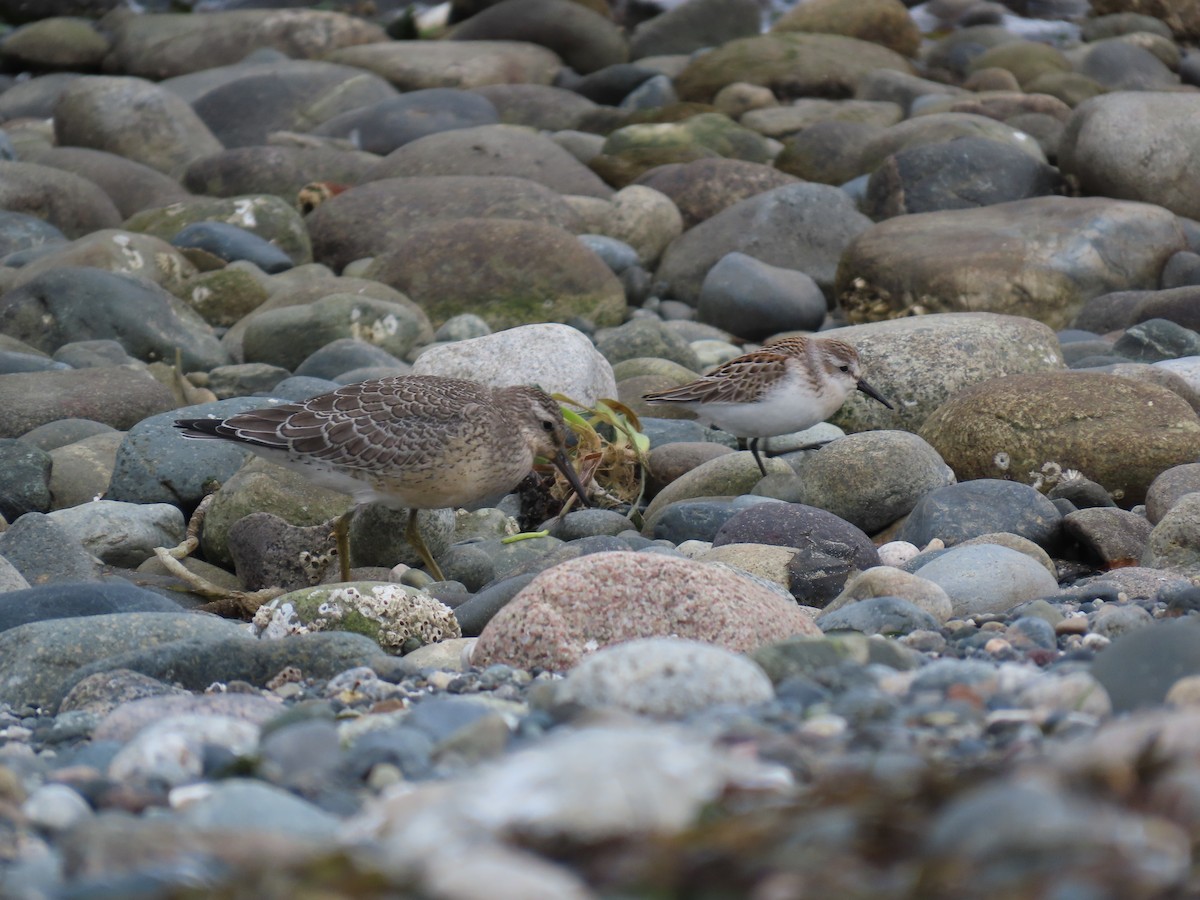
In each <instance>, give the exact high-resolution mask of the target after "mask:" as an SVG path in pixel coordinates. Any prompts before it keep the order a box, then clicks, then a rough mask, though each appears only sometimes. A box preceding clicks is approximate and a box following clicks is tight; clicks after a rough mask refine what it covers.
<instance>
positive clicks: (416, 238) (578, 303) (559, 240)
mask: <svg viewBox="0 0 1200 900" xmlns="http://www.w3.org/2000/svg"><path fill="white" fill-rule="evenodd" d="M364 274H365V277H367V278H372V279H375V280H376V281H381V282H383V283H384V284H387V285H389V286H391V287H394V288H396V289H397V290H399V291H403V292H404V293H405V294H406V295H407V296H409V297H410V298H411V299H412V300H414V301H415V302H416V303H418V304H419V305H420V306H421V307H422V308H423V309H424V310H425V311H426V312H427V313H428V314H429V317H430V319H432V320H433V322H434V324H435V325H440V324H441V323H442V322H444V321H446V320H447V319H449V318H451V317H453V316H456V315H459V314H461V313H465V312H472V313H475V314H476V315H479V316H481V317H482V318H483V319H484V320H485V321H486V322H487V323H488V325H490V326H491V327H492V328H493V329H502V328H511V327H513V326H515V325H526V324H530V323H533V322H553V321H567V320H569V319H571V318H572V317H574V316H583V317H584V318H587V319H589V320H590V321H592V322H594V323H596V324H597V325H615V324H616V323H618V322H620V321H621V319H622V318H623V317H624V313H625V289H624V288H623V287H622V285H621V282H620V280H619V279H618V278H617V276H616V275H614V274H613V273H612V271H611V270H610V269H609V268H608V266H607V265H605V264H604V261H603V260H602V259H600V257H598V256H596V254H595V253H593V252H592V251H591V250H589V249H587V248H586V247H585V246H584V245H583V244H582V243H580V241H579V240H577V239H576V238H575V236H574V235H571V234H568V233H567V232H566V231H563V230H562V229H561V228H557V227H555V226H553V225H547V224H543V223H540V222H523V221H519V220H515V219H469V218H468V219H452V220H448V221H445V222H435V223H433V224H432V225H428V226H426V227H424V228H418V229H414V230H413V231H412V232H410V233H409V234H408V236H407V237H406V238H405V239H403V240H401V241H399V242H397V243H396V244H395V245H394V246H393V247H392V248H390V249H389V250H387V251H385V252H383V253H380V254H379V255H378V256H376V257H375V260H374V262H372V264H371V265H370V266H369V267H368V269H367V271H366V272H365V273H364Z"/></svg>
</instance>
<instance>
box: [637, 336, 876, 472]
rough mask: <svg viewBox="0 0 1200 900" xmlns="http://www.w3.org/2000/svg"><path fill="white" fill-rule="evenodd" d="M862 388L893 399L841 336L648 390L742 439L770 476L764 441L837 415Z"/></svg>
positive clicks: (794, 344) (787, 344) (799, 342)
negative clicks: (761, 451) (871, 380)
mask: <svg viewBox="0 0 1200 900" xmlns="http://www.w3.org/2000/svg"><path fill="white" fill-rule="evenodd" d="M854 390H860V391H862V392H863V393H864V394H866V395H867V396H868V397H871V398H872V399H874V400H878V401H879V402H880V403H882V404H883V405H884V406H886V407H887V408H888V409H892V408H893V407H892V404H890V403H888V401H887V400H885V399H884V398H883V396H882V395H881V394H880V393H879V392H878V391H877V390H875V388H873V387H871V386H870V385H869V384H867V383H866V382H865V381H864V380H863V378H862V373H861V371H860V369H859V363H858V351H856V350H855V349H854V348H853V347H851V346H850V345H849V344H847V343H846V342H844V341H839V340H836V339H834V338H821V337H793V338H784V339H782V340H779V341H776V342H775V343H773V344H768V345H767V346H765V347H763V348H762V349H761V350H755V351H753V352H751V353H746V354H744V355H742V356H739V357H737V358H736V359H731V360H729V362H727V363H723V364H721V365H720V366H717V368H715V369H713V371H711V372H709V373H708V374H707V375H705V376H704V377H703V378H698V379H697V380H695V381H692V382H689V383H688V384H684V385H681V386H679V387H676V388H671V389H670V390H666V391H658V392H656V393H653V394H646V395H645V396H644V397H643V398H642V399H643V400H645V401H646V402H647V403H674V404H677V405H679V406H682V407H684V408H685V409H690V410H692V412H694V413H695V414H696V417H697V418H698V419H700V421H702V422H705V423H706V424H709V425H715V426H716V427H717V428H720V429H721V430H722V431H728V432H729V433H730V434H732V435H736V436H737V437H740V438H750V452H751V453H753V454H754V461H755V462H756V463H758V468H759V470H760V471H761V472H762V473H763V475H764V476H765V475H766V474H767V469H766V466H764V465H763V461H762V458H761V457H760V456H759V455H758V440H759V438H764V437H772V436H774V435H778V434H790V433H792V432H793V431H803V430H804V429H805V428H811V427H812V426H813V425H816V424H817V423H818V422H824V421H825V420H826V419H827V418H828V417H829V416H831V415H833V414H834V413H835V412H836V411H837V410H838V409H839V408H840V407H841V405H842V404H843V403H845V402H846V398H847V397H849V396H850V393H851V392H852V391H854Z"/></svg>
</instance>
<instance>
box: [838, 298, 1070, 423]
mask: <svg viewBox="0 0 1200 900" xmlns="http://www.w3.org/2000/svg"><path fill="white" fill-rule="evenodd" d="M823 334H824V335H826V336H828V337H831V338H836V339H838V340H842V341H845V342H846V343H848V344H850V345H851V346H853V347H854V348H855V349H856V350H857V351H858V354H859V360H860V362H861V364H862V370H863V375H864V377H865V378H866V379H867V381H868V382H869V383H870V384H871V385H872V386H873V387H874V388H875V389H876V390H878V391H879V392H880V393H882V394H883V395H884V396H885V397H887V398H888V400H889V401H890V402H891V403H892V405H893V406H894V407H895V409H888V408H887V407H885V406H883V404H881V403H879V402H877V401H875V400H872V399H871V398H869V397H867V396H865V395H863V394H861V393H858V392H855V394H854V396H852V397H850V399H848V400H847V401H846V403H845V404H843V406H842V408H841V409H840V410H838V411H837V412H836V413H834V414H833V415H832V416H830V419H829V420H830V422H832V423H833V424H835V425H837V426H839V427H841V428H842V429H843V430H845V431H848V432H855V431H870V430H874V429H881V428H886V429H903V430H905V431H913V432H915V431H917V430H919V429H920V427H921V424H922V423H923V422H924V421H925V419H926V418H928V417H929V415H930V414H931V413H932V412H933V411H934V410H935V409H937V408H938V407H939V406H941V405H942V403H944V402H945V401H946V400H947V399H949V398H950V397H952V396H953V395H954V394H955V393H957V392H958V391H960V390H962V389H963V388H965V387H967V386H969V385H972V384H976V383H978V382H981V381H986V380H988V379H989V378H995V377H997V376H1000V375H1006V374H1017V373H1031V372H1045V371H1057V370H1061V369H1062V368H1063V367H1064V366H1063V361H1062V352H1061V350H1060V348H1059V343H1058V338H1057V337H1056V336H1055V334H1054V332H1053V331H1051V330H1050V329H1049V328H1048V327H1047V326H1045V325H1043V324H1041V323H1040V322H1035V321H1033V320H1032V319H1027V318H1024V317H1020V316H1000V315H995V314H993V313H967V312H963V313H955V314H953V315H950V314H943V315H929V316H911V317H908V318H903V319H892V320H889V321H886V322H871V323H868V324H865V325H852V326H849V327H847V328H834V329H830V330H829V331H828V332H823Z"/></svg>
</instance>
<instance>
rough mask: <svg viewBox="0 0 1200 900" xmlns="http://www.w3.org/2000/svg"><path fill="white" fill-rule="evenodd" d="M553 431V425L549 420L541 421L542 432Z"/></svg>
mask: <svg viewBox="0 0 1200 900" xmlns="http://www.w3.org/2000/svg"><path fill="white" fill-rule="evenodd" d="M553 430H554V423H553V422H551V421H550V420H549V419H543V420H542V431H553Z"/></svg>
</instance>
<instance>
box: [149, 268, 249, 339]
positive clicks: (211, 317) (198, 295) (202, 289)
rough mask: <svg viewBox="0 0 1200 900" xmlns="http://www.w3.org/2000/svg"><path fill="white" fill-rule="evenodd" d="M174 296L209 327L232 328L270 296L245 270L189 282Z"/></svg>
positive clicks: (210, 274) (221, 271)
mask: <svg viewBox="0 0 1200 900" xmlns="http://www.w3.org/2000/svg"><path fill="white" fill-rule="evenodd" d="M172 293H174V294H175V296H176V297H178V298H179V299H180V300H182V301H183V302H184V303H186V304H187V305H188V306H190V307H191V308H192V309H193V310H195V311H196V312H198V313H199V314H200V316H201V318H203V319H204V321H205V322H207V323H208V324H209V325H216V326H222V327H228V326H230V325H232V324H233V323H234V322H237V321H239V320H240V319H241V318H242V317H244V316H246V315H249V314H250V313H252V312H254V310H256V309H258V307H260V306H261V305H262V304H263V303H264V302H265V301H266V299H267V297H268V296H269V295H268V294H267V290H266V288H264V287H263V286H262V284H261V282H259V280H258V279H257V278H255V277H254V276H253V275H251V274H250V273H249V272H247V271H245V270H244V269H228V268H226V269H217V270H216V271H213V272H203V273H201V274H199V275H197V276H195V277H194V278H190V279H188V281H187V282H186V283H185V284H182V285H180V286H179V287H177V288H176V289H175V290H174V291H173V292H172Z"/></svg>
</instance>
